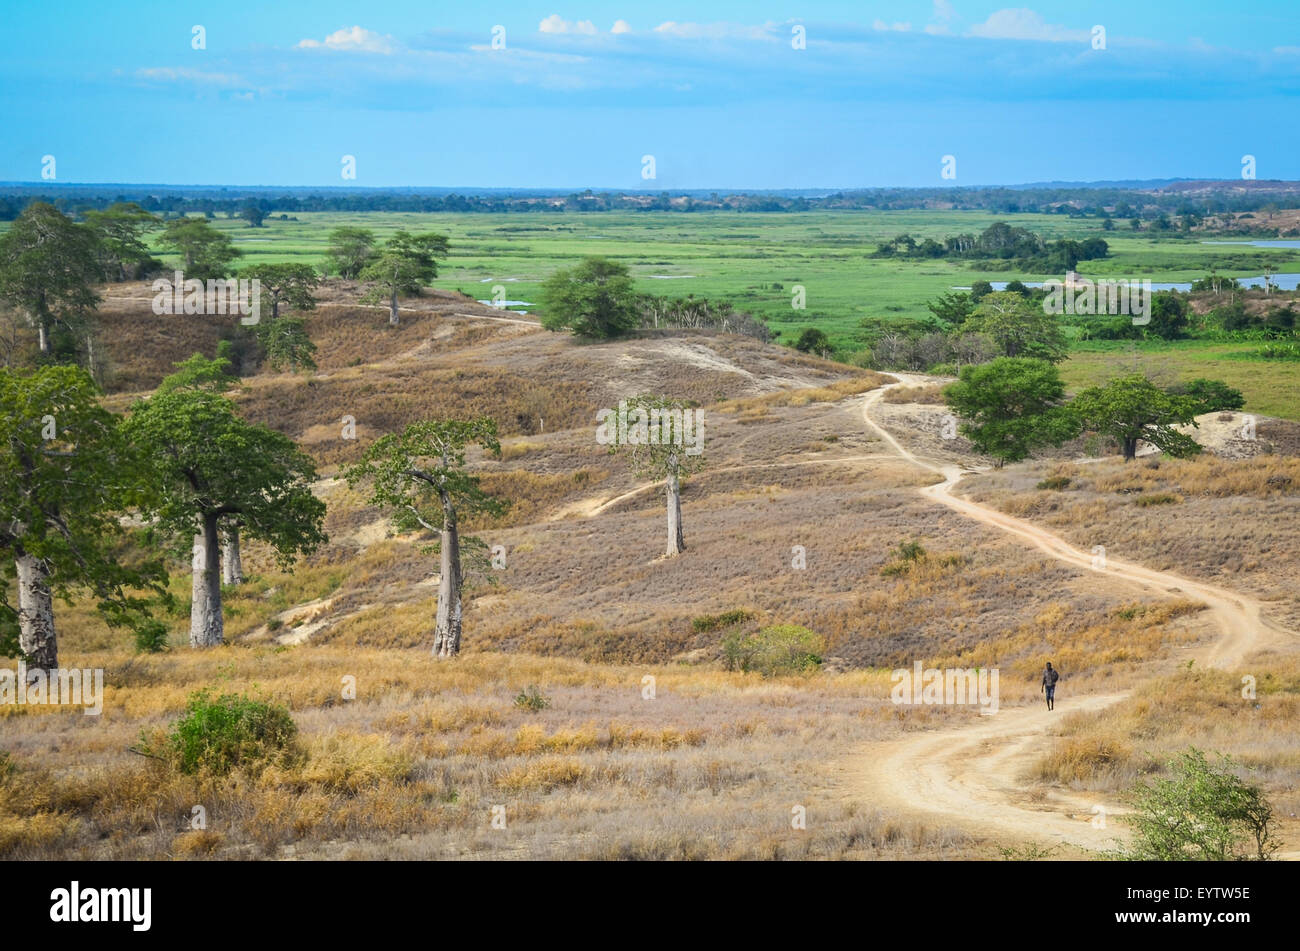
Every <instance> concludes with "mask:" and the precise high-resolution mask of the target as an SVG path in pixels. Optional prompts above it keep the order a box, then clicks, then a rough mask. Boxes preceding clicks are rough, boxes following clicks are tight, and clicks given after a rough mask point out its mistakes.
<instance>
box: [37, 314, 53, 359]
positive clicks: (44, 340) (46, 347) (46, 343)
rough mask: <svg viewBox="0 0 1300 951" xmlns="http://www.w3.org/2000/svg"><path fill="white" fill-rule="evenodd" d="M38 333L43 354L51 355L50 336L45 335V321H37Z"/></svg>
mask: <svg viewBox="0 0 1300 951" xmlns="http://www.w3.org/2000/svg"><path fill="white" fill-rule="evenodd" d="M36 333H37V335H38V337H39V338H40V342H41V353H49V352H50V338H49V336H48V335H47V334H46V333H45V321H43V320H38V321H36Z"/></svg>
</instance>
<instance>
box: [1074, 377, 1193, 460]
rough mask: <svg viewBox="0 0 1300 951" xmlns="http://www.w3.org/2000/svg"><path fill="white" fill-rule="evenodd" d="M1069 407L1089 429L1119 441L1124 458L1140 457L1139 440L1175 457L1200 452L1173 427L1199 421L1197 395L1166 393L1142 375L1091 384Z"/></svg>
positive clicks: (1187, 438)
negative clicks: (1138, 452) (1197, 418)
mask: <svg viewBox="0 0 1300 951" xmlns="http://www.w3.org/2000/svg"><path fill="white" fill-rule="evenodd" d="M1071 405H1072V406H1073V407H1074V411H1075V412H1076V413H1077V414H1078V415H1079V418H1080V420H1081V421H1082V422H1083V425H1084V426H1085V427H1086V428H1088V429H1091V430H1093V431H1095V432H1098V433H1101V434H1102V435H1106V436H1111V437H1113V438H1114V439H1116V440H1117V441H1118V442H1119V444H1120V447H1121V448H1122V450H1123V452H1124V458H1125V459H1126V460H1128V459H1133V458H1135V457H1136V455H1137V444H1138V441H1139V440H1141V441H1143V442H1148V443H1150V444H1151V445H1153V446H1155V447H1156V448H1158V449H1160V450H1162V451H1163V452H1166V453H1168V454H1169V455H1171V456H1175V457H1184V456H1194V455H1196V454H1197V453H1198V452H1200V451H1201V446H1200V444H1199V443H1198V442H1196V440H1194V439H1193V438H1192V437H1191V436H1188V435H1187V434H1185V433H1183V432H1180V431H1179V430H1178V429H1176V428H1175V427H1176V426H1179V425H1185V424H1187V423H1192V424H1193V425H1195V422H1194V420H1195V417H1196V414H1197V413H1198V412H1199V407H1200V403H1199V401H1198V399H1197V398H1196V397H1192V396H1179V395H1176V394H1173V393H1168V392H1166V391H1164V390H1162V389H1160V387H1158V386H1156V385H1155V384H1154V383H1152V382H1151V381H1150V380H1148V379H1147V378H1146V377H1145V376H1143V375H1141V374H1140V373H1139V374H1134V375H1131V376H1124V377H1117V378H1116V379H1113V380H1111V381H1110V382H1109V383H1107V384H1106V385H1105V386H1094V387H1090V388H1089V389H1086V390H1084V391H1083V392H1082V393H1080V394H1079V395H1078V396H1076V397H1075V398H1074V402H1073V403H1072V404H1071Z"/></svg>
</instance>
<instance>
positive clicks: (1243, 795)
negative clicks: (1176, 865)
mask: <svg viewBox="0 0 1300 951" xmlns="http://www.w3.org/2000/svg"><path fill="white" fill-rule="evenodd" d="M1235 767H1236V763H1234V762H1233V760H1232V759H1231V757H1228V756H1220V757H1219V762H1218V763H1217V764H1211V763H1209V762H1208V761H1207V760H1206V758H1205V754H1204V753H1202V752H1201V751H1200V750H1198V749H1196V748H1195V747H1192V748H1190V749H1188V750H1187V751H1186V752H1185V753H1183V754H1182V755H1181V756H1179V757H1175V758H1174V759H1172V760H1170V761H1169V763H1168V768H1169V770H1170V772H1172V773H1173V776H1172V778H1170V779H1160V780H1156V782H1154V783H1152V784H1147V783H1139V784H1138V785H1137V786H1136V787H1135V794H1136V795H1135V806H1136V810H1137V811H1136V813H1135V814H1134V816H1133V817H1132V822H1133V825H1134V828H1135V831H1136V833H1137V835H1136V837H1135V839H1134V842H1133V844H1132V846H1131V848H1130V851H1129V853H1128V854H1127V857H1128V858H1131V859H1136V860H1154V861H1160V862H1169V861H1197V860H1202V861H1223V860H1226V859H1254V860H1263V859H1267V858H1269V856H1270V855H1272V853H1273V852H1274V851H1276V850H1277V848H1278V845H1279V843H1278V842H1277V840H1276V839H1275V838H1274V836H1273V833H1272V830H1271V829H1270V828H1269V826H1270V825H1271V824H1272V822H1273V808H1272V806H1270V805H1269V802H1268V800H1267V799H1265V798H1264V793H1263V791H1262V790H1260V788H1259V787H1258V786H1252V785H1250V784H1249V783H1246V782H1243V781H1242V780H1241V779H1240V778H1238V777H1237V776H1236V775H1235V774H1234V773H1233V769H1234V768H1235Z"/></svg>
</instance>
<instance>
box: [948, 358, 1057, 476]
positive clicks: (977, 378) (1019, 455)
mask: <svg viewBox="0 0 1300 951" xmlns="http://www.w3.org/2000/svg"><path fill="white" fill-rule="evenodd" d="M943 396H944V400H945V401H946V402H947V404H948V408H949V409H951V410H952V411H953V412H954V413H956V414H957V415H958V416H960V417H961V418H962V424H961V434H962V435H963V436H965V437H966V438H967V439H969V440H970V441H971V443H972V444H973V445H974V446H975V447H976V448H977V449H979V450H980V452H984V453H987V454H988V455H990V456H993V457H994V458H995V459H996V460H997V465H998V467H999V468H1001V466H1002V465H1003V464H1004V463H1007V462H1018V461H1019V460H1021V459H1024V458H1026V457H1027V456H1028V455H1029V454H1030V453H1031V452H1033V450H1034V449H1035V448H1037V447H1039V446H1059V445H1061V443H1063V442H1065V441H1066V440H1068V439H1073V438H1074V437H1075V436H1077V435H1078V434H1079V421H1078V418H1077V417H1076V416H1075V415H1074V413H1072V412H1071V411H1070V409H1069V407H1068V406H1066V405H1065V384H1064V383H1062V382H1061V375H1060V373H1059V372H1058V371H1057V369H1056V367H1054V366H1053V365H1052V364H1050V363H1048V362H1047V361H1046V360H1031V359H1027V358H1024V357H998V358H997V359H996V360H994V361H992V362H991V363H985V364H981V365H978V366H972V365H969V364H968V365H966V366H964V367H962V368H961V379H959V380H958V381H957V382H956V383H953V384H951V385H949V386H948V387H946V388H945V389H944V391H943Z"/></svg>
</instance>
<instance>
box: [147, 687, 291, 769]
mask: <svg viewBox="0 0 1300 951" xmlns="http://www.w3.org/2000/svg"><path fill="white" fill-rule="evenodd" d="M297 736H298V725H297V724H296V723H294V722H293V717H291V716H290V715H289V711H288V709H287V708H285V707H282V706H279V705H276V704H271V703H266V702H263V701H261V700H255V699H253V698H252V697H245V696H241V695H239V694H222V695H221V696H219V697H215V698H214V697H213V696H212V695H211V693H210V692H209V691H207V690H200V691H198V692H197V693H194V694H191V695H190V698H189V701H188V703H187V704H186V706H185V714H184V715H183V716H182V717H181V718H180V719H179V720H177V721H176V722H175V723H174V724H173V725H172V729H171V732H170V733H168V734H167V740H166V745H165V748H164V749H163V750H162V751H161V755H160V754H158V753H152V754H151V755H156V756H158V757H159V758H161V759H164V760H166V761H168V762H170V763H171V765H172V766H174V767H175V768H176V769H178V770H180V771H181V772H182V773H199V772H204V773H209V774H211V775H216V776H222V775H225V774H226V773H228V772H230V771H231V770H232V769H234V768H235V767H248V766H254V767H256V766H259V765H261V764H263V763H266V762H270V761H274V760H277V759H279V760H285V759H288V758H290V757H291V756H292V754H293V753H294V752H295V749H296V743H295V741H296V739H297Z"/></svg>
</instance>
